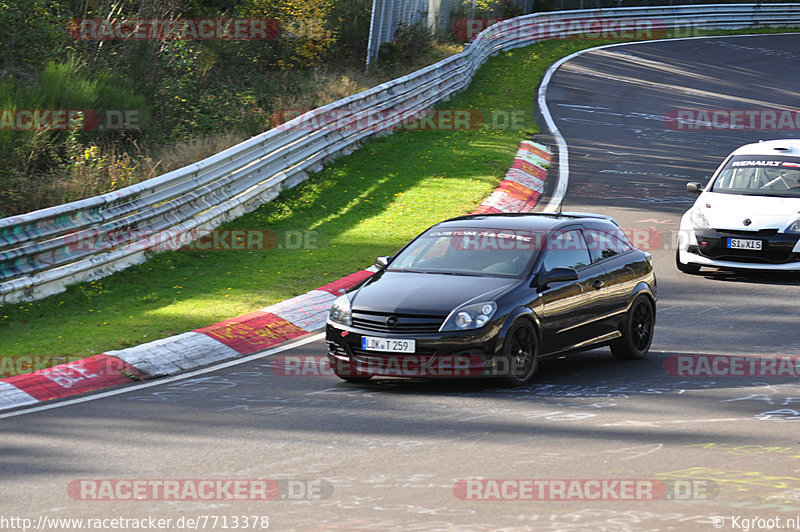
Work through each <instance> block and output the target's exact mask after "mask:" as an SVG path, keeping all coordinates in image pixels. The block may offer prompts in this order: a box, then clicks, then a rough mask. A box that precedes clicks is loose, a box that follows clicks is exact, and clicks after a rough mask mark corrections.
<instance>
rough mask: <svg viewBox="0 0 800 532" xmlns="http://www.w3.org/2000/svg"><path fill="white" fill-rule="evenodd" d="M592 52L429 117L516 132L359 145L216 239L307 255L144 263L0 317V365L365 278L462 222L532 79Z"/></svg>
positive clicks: (531, 53)
mask: <svg viewBox="0 0 800 532" xmlns="http://www.w3.org/2000/svg"><path fill="white" fill-rule="evenodd" d="M598 44H602V43H601V42H599V41H550V42H545V43H539V44H535V45H532V46H529V47H526V48H521V49H518V50H514V51H511V52H507V53H504V54H501V55H499V56H496V57H494V58H492V59H490V60H489V61H488V62H487V63H486V64H485V65H484V66H483V67H482V68H481V69H480V71H479V72H478V73H477V75H476V76H475V78H474V80H473V82H472V84H471V85H470V87H469V89H468V90H466V91H465V92H463V93H461V94H459V95H457V96H456V97H454V98H453V99H451V100H450V101H449V102H447V103H446V104H443V105H440V106H439V107H440V108H447V109H479V110H481V112H482V113H483V115H484V118H485V119H486V120H488V117H489V114H488V111H490V110H497V109H501V110H509V111H518V112H521V115H520V118H521V121H518V122H517V124H516V125H517V128H515V129H511V128H506V129H497V128H491V127H483V128H481V129H477V130H470V131H417V132H414V131H402V132H396V133H394V134H393V135H390V136H387V137H383V138H380V139H376V140H373V141H370V142H368V143H367V144H365V145H364V146H363V147H362V148H361V149H360V150H358V151H356V152H354V153H353V154H351V155H349V156H347V157H342V158H340V159H338V160H336V161H335V162H333V163H332V164H331V165H330V166H328V167H326V168H325V169H324V170H322V171H321V172H319V173H317V174H315V175H313V176H312V177H311V178H310V179H309V180H308V181H306V182H305V183H303V184H301V185H299V186H298V187H297V188H295V189H293V190H290V191H286V192H285V193H283V194H282V195H281V196H280V197H279V198H278V199H276V200H274V201H273V202H271V203H269V204H266V205H264V206H262V207H261V208H259V209H258V210H256V211H255V212H253V213H251V214H249V215H246V216H243V217H241V218H239V219H237V220H235V221H234V222H231V223H229V224H227V225H226V226H225V228H228V229H261V230H263V229H268V230H271V231H274V232H275V233H276V234H278V235H282V234H284V232H286V231H295V232H297V231H299V232H306V233H305V234H308V235H312V236H313V237H314V239H315V245H314V246H310V247H313V249H295V250H288V249H277V248H274V249H271V250H269V251H263V252H262V251H235V250H231V251H205V252H204V251H197V250H184V251H178V252H165V253H160V254H157V255H154V256H153V257H152V258H151V259H150V260H148V261H147V262H146V263H144V264H142V265H138V266H134V267H131V268H128V269H127V270H124V271H122V272H119V273H117V274H114V275H112V276H110V277H106V278H104V279H102V280H99V281H95V282H90V283H82V284H78V285H73V286H70V287H69V289H68V290H67V291H66V292H64V293H62V294H58V295H55V296H52V297H49V298H47V299H44V300H42V301H37V302H32V303H20V304H13V305H12V304H8V305H4V306H0V376H2V374H3V368H4V367H13V365H12V366H9V364H8V362H6V364H5V365H4V364H3V359H2V357H17V356H23V355H24V356H68V357H80V356H90V355H93V354H96V353H101V352H104V351H107V350H112V349H120V348H124V347H129V346H133V345H138V344H140V343H144V342H148V341H151V340H155V339H158V338H162V337H165V336H169V335H172V334H177V333H181V332H185V331H189V330H193V329H196V328H199V327H203V326H207V325H211V324H213V323H216V322H218V321H221V320H224V319H226V318H230V317H233V316H237V315H240V314H244V313H247V312H250V311H253V310H256V309H258V308H262V307H265V306H268V305H270V304H273V303H276V302H278V301H281V300H284V299H287V298H290V297H293V296H296V295H298V294H302V293H304V292H306V291H308V290H311V289H313V288H316V287H318V286H320V285H322V284H325V283H326V282H329V281H332V280H335V279H338V278H339V277H342V276H344V275H347V274H349V273H353V272H355V271H357V270H360V269H363V268H365V267H367V266H369V265H371V264H372V263H373V261H374V259H375V257H377V256H379V255H386V254H390V253H392V252H394V251H395V250H397V249H398V248H399V247H400V246H401V245H402V244H403V243H405V242H406V241H407V240H408V239H409V238H411V237H412V236H414V235H415V234H417V233H418V232H420V231H421V230H423V229H425V228H426V227H428V226H430V225H431V224H433V223H435V222H437V221H439V220H441V219H444V218H447V217H451V216H456V215H459V214H463V213H467V212H470V211H472V210H473V209H474V208H475V207H476V206H477V205H478V204H479V203H480V202H481V201H482V200H483V199H484V198H485V197H486V196H487V195H488V194H489V193H490V192H491V191H492V189H493V188H494V187H495V186H496V185H497V183H498V182H499V181H500V180H501V179H502V176H503V175H504V174H505V172H506V170H507V169H508V167H509V166H510V164H511V161H512V159H513V156H514V153H515V152H516V150H517V148H518V146H519V142H520V141H521V140H524V139H525V138H527V137H528V136H529V135H530V134H532V133H535V132H537V131H538V128H537V126H536V124H535V122H534V115H533V112H534V104H535V99H536V95H535V88H536V86H537V85H538V83H539V80H540V79H541V77H542V75H543V73H544V71H545V69H546V68H547V66H548V65H550V64H552V63H553V62H554V61H556V60H557V59H559V58H561V57H563V56H565V55H568V54H570V53H572V52H574V51H576V50H580V49H583V48H588V47H591V46H596V45H598Z"/></svg>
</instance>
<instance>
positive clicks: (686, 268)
mask: <svg viewBox="0 0 800 532" xmlns="http://www.w3.org/2000/svg"><path fill="white" fill-rule="evenodd" d="M675 266H677V267H678V269H679V270H680V271H682V272H683V273H689V274H696V273H700V266H698V265H697V264H684V263H683V262H681V252H680V251H677V250H676V251H675Z"/></svg>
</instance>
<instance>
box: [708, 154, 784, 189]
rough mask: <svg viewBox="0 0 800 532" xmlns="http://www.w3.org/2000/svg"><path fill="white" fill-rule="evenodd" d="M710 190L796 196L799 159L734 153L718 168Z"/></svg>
mask: <svg viewBox="0 0 800 532" xmlns="http://www.w3.org/2000/svg"><path fill="white" fill-rule="evenodd" d="M711 191H712V192H722V193H725V194H746V195H749V196H781V197H795V198H796V197H800V159H798V158H797V157H775V156H772V157H769V156H757V155H737V156H735V157H732V158H731V160H729V161H728V164H726V165H725V168H723V169H722V171H720V173H719V176H717V179H716V180H715V181H714V184H713V185H712V187H711Z"/></svg>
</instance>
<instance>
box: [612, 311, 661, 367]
mask: <svg viewBox="0 0 800 532" xmlns="http://www.w3.org/2000/svg"><path fill="white" fill-rule="evenodd" d="M655 324H656V312H655V307H654V306H653V303H652V301H650V298H648V297H647V296H645V295H640V296H637V297H636V299H635V300H634V301H633V305H631V308H630V309H629V310H628V313H627V314H626V316H625V329H624V330H623V331H622V338H620V339H619V340H616V341H615V342H614V343H612V344H611V353H612V354H613V355H614V356H615V357H617V358H618V359H620V360H637V359H640V358H644V357H645V356H647V352H648V351H649V350H650V344H651V343H652V342H653V329H654V328H655Z"/></svg>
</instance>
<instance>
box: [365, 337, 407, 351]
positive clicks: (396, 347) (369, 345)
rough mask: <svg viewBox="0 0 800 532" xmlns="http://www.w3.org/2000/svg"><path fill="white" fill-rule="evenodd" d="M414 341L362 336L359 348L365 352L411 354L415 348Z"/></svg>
mask: <svg viewBox="0 0 800 532" xmlns="http://www.w3.org/2000/svg"><path fill="white" fill-rule="evenodd" d="M416 344H417V342H416V340H402V339H396V338H376V337H375V336H362V337H361V348H362V349H366V350H367V351H388V352H390V353H413V352H414V350H415V349H416V347H417V345H416Z"/></svg>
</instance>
